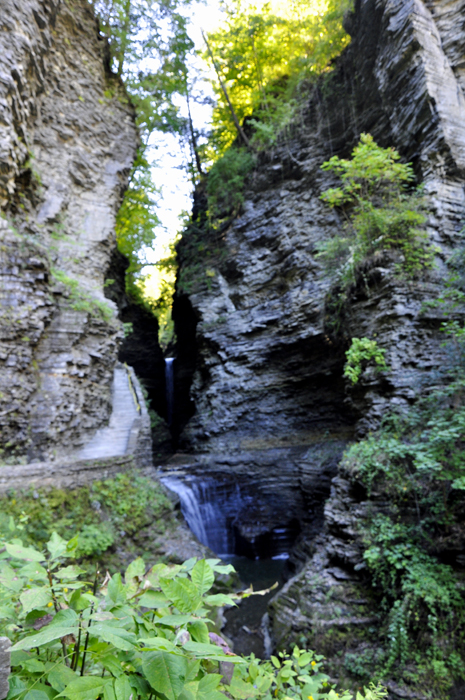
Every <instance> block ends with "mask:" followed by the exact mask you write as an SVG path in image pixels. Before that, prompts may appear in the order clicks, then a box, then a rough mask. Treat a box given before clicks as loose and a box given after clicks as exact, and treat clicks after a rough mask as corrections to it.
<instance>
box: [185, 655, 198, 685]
mask: <svg viewBox="0 0 465 700" xmlns="http://www.w3.org/2000/svg"><path fill="white" fill-rule="evenodd" d="M199 669H200V659H189V661H188V662H187V673H186V683H187V682H188V681H193V680H194V679H195V678H197V674H198V672H199Z"/></svg>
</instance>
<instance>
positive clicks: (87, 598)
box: [69, 590, 93, 612]
mask: <svg viewBox="0 0 465 700" xmlns="http://www.w3.org/2000/svg"><path fill="white" fill-rule="evenodd" d="M92 601H93V596H92V595H91V594H90V593H81V591H79V590H77V591H74V592H73V595H72V596H71V598H70V601H69V605H70V607H71V608H72V609H73V610H75V611H76V612H81V611H82V610H85V609H86V608H89V607H90V606H91V605H92Z"/></svg>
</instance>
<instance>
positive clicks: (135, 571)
mask: <svg viewBox="0 0 465 700" xmlns="http://www.w3.org/2000/svg"><path fill="white" fill-rule="evenodd" d="M144 575H145V562H144V560H143V559H142V557H138V558H137V559H134V561H133V562H131V563H130V564H129V566H128V568H127V569H126V572H125V574H124V580H125V582H126V585H127V586H132V587H134V583H133V579H135V578H137V579H140V578H143V577H144ZM138 586H139V584H138V583H136V585H135V587H136V588H138Z"/></svg>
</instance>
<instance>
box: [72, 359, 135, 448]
mask: <svg viewBox="0 0 465 700" xmlns="http://www.w3.org/2000/svg"><path fill="white" fill-rule="evenodd" d="M138 416H139V413H138V410H137V406H136V403H135V400H134V394H133V392H132V391H131V388H130V385H129V376H128V373H127V371H126V369H125V368H124V367H121V368H117V369H115V374H114V379H113V411H112V414H111V417H110V422H109V424H108V426H107V427H106V428H101V429H100V430H97V432H96V433H95V435H94V437H93V438H92V439H91V440H90V442H88V443H87V445H86V446H85V447H83V449H82V450H81V451H80V453H79V455H78V458H79V459H99V458H101V457H118V456H122V455H125V454H126V452H127V450H128V447H129V439H130V436H131V430H132V427H133V424H134V421H135V419H136V418H138Z"/></svg>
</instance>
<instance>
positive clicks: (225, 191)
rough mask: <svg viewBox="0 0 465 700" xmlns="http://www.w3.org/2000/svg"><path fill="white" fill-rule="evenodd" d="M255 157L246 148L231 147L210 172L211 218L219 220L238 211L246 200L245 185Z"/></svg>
mask: <svg viewBox="0 0 465 700" xmlns="http://www.w3.org/2000/svg"><path fill="white" fill-rule="evenodd" d="M254 164H255V159H254V157H253V155H252V154H251V153H249V151H247V149H245V148H237V147H231V148H230V149H229V150H227V151H226V152H225V154H224V155H223V156H222V157H221V158H220V159H219V160H217V161H216V163H215V164H214V165H213V167H212V168H211V170H210V172H209V173H208V180H207V195H208V208H209V214H210V218H211V219H213V220H219V219H222V218H224V217H225V216H228V215H231V214H235V213H237V212H238V210H239V208H240V206H241V205H242V203H243V201H244V185H245V181H246V178H247V175H248V174H249V173H250V171H251V170H252V168H253V166H254Z"/></svg>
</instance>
